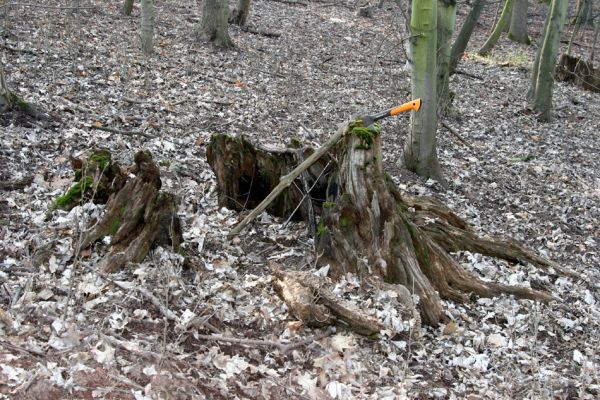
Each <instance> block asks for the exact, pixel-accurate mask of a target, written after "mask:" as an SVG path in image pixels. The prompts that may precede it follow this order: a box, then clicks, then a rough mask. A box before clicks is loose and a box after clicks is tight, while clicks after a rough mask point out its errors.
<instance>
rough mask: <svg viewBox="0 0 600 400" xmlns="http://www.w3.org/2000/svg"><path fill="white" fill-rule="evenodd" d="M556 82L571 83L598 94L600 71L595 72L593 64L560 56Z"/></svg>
mask: <svg viewBox="0 0 600 400" xmlns="http://www.w3.org/2000/svg"><path fill="white" fill-rule="evenodd" d="M556 80H558V81H564V82H573V83H574V84H575V85H577V86H579V87H582V88H584V89H587V90H590V91H592V92H596V93H598V92H600V70H596V69H595V68H594V65H593V63H591V62H586V61H584V60H582V59H580V58H578V57H575V56H571V55H568V54H562V55H561V56H560V60H559V62H558V65H557V66H556Z"/></svg>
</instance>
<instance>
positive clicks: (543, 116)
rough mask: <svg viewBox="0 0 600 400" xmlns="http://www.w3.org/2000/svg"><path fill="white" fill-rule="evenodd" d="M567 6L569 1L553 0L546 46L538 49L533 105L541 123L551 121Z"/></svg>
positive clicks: (545, 37) (534, 73)
mask: <svg viewBox="0 0 600 400" xmlns="http://www.w3.org/2000/svg"><path fill="white" fill-rule="evenodd" d="M567 6H568V1H567V0H552V3H551V6H550V11H549V19H548V21H549V22H548V24H547V26H546V32H545V34H544V44H543V45H542V46H541V47H540V48H539V49H538V52H539V63H538V68H537V70H532V71H531V73H532V74H533V76H534V77H535V84H534V85H533V87H534V89H533V93H534V95H533V104H534V108H535V110H536V111H537V112H538V113H539V119H540V120H541V121H549V120H550V118H551V114H552V87H553V85H554V71H555V68H556V57H557V55H558V46H559V42H560V36H561V34H562V30H563V27H564V23H565V19H566V13H567ZM532 82H533V79H532Z"/></svg>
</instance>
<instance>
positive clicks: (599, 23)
mask: <svg viewBox="0 0 600 400" xmlns="http://www.w3.org/2000/svg"><path fill="white" fill-rule="evenodd" d="M599 32H600V18H598V20H597V21H596V27H595V28H594V40H593V42H592V51H591V52H590V61H591V62H592V63H593V62H594V53H595V52H596V44H597V43H598V33H599Z"/></svg>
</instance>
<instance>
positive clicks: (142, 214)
mask: <svg viewBox="0 0 600 400" xmlns="http://www.w3.org/2000/svg"><path fill="white" fill-rule="evenodd" d="M134 161H135V166H134V167H133V168H132V171H131V172H132V173H133V174H134V175H135V177H134V178H132V179H129V180H128V181H127V182H126V183H125V185H124V186H123V187H122V188H121V190H119V191H118V192H117V193H115V194H114V195H113V196H111V197H110V199H109V201H108V203H107V205H106V210H105V212H104V215H103V217H102V219H101V220H100V221H98V222H97V223H96V224H95V225H94V226H93V228H92V229H91V230H90V231H89V232H87V234H86V235H85V237H84V238H83V241H82V245H81V248H86V247H88V246H90V245H92V244H93V243H94V242H96V241H97V240H99V239H102V238H104V237H106V236H110V237H111V241H110V249H109V252H108V253H107V254H106V255H105V256H104V258H103V259H102V260H101V261H100V263H99V265H98V268H99V269H100V270H102V271H104V272H114V271H116V270H118V269H120V268H121V267H123V266H124V265H125V264H127V263H128V262H134V263H138V262H141V261H142V260H143V259H144V258H145V257H146V255H147V254H148V252H149V251H150V250H151V249H152V248H153V247H155V246H165V247H167V246H168V247H171V248H172V249H173V250H174V251H176V252H178V251H179V250H180V244H181V242H182V231H181V223H180V220H179V217H178V216H177V199H176V197H175V195H173V194H171V193H166V192H161V191H160V188H161V180H160V170H159V168H158V166H157V165H156V163H155V162H154V160H153V159H152V155H151V154H150V152H148V151H140V152H138V153H136V154H135V157H134Z"/></svg>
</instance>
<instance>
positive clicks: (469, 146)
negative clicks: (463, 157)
mask: <svg viewBox="0 0 600 400" xmlns="http://www.w3.org/2000/svg"><path fill="white" fill-rule="evenodd" d="M441 125H442V126H443V127H444V128H446V129H447V130H448V132H450V133H451V134H452V135H454V136H455V137H456V138H457V139H458V140H460V141H461V142H462V144H464V145H465V146H467V147H468V148H470V149H471V150H475V148H474V147H473V146H471V145H470V144H469V143H467V142H466V141H465V140H464V139H463V138H462V137H461V136H460V135H459V134H458V132H456V131H455V130H454V129H453V128H452V127H451V126H450V125H448V124H447V123H445V122H444V121H442V122H441Z"/></svg>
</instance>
